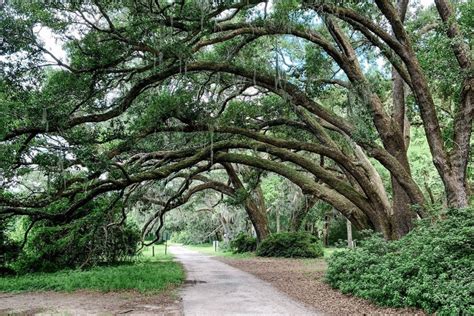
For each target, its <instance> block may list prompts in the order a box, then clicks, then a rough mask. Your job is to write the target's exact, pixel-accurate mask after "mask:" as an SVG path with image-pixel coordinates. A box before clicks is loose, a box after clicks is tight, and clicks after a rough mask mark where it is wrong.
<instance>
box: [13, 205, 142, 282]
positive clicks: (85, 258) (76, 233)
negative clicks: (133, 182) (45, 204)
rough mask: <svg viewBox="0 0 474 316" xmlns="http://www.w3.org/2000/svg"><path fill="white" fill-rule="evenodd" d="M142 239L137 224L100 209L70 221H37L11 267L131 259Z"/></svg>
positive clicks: (52, 267)
mask: <svg viewBox="0 0 474 316" xmlns="http://www.w3.org/2000/svg"><path fill="white" fill-rule="evenodd" d="M139 241H140V231H139V230H138V228H137V227H136V226H135V225H130V224H128V223H123V224H122V225H112V224H110V219H109V218H108V217H107V214H104V213H103V212H102V210H101V209H92V210H90V214H88V215H87V216H85V217H82V218H78V219H76V220H73V221H71V222H68V223H63V224H59V225H58V224H57V223H54V222H51V221H47V220H44V221H41V222H38V223H37V224H36V225H35V226H34V228H33V229H32V230H31V232H30V234H29V237H28V240H27V243H26V245H25V248H24V249H23V251H22V252H21V253H20V255H19V257H18V259H17V260H16V261H15V262H13V263H12V264H11V267H12V268H13V269H14V270H15V271H17V272H18V273H24V272H53V271H56V270H60V269H64V268H75V267H89V266H93V265H97V264H104V263H116V262H119V261H125V260H129V259H131V258H132V257H133V256H134V255H135V253H136V250H137V247H138V242H139Z"/></svg>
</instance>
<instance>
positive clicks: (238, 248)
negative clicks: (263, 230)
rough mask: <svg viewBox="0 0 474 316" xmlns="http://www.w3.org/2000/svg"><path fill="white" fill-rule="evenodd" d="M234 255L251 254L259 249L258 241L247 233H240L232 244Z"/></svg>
mask: <svg viewBox="0 0 474 316" xmlns="http://www.w3.org/2000/svg"><path fill="white" fill-rule="evenodd" d="M230 248H231V249H232V251H233V252H234V253H244V252H251V251H255V250H256V249H257V239H256V238H255V237H252V236H249V235H247V234H245V233H240V234H238V235H237V237H235V238H234V239H233V240H232V241H231V242H230Z"/></svg>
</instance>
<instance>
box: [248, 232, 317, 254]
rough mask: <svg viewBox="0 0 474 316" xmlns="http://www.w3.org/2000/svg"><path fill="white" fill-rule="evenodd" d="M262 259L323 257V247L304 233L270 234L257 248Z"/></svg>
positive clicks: (313, 237)
mask: <svg viewBox="0 0 474 316" xmlns="http://www.w3.org/2000/svg"><path fill="white" fill-rule="evenodd" d="M257 255H258V256H262V257H286V258H317V257H321V256H322V255H323V247H322V245H321V243H320V242H319V241H318V239H317V238H316V237H315V236H313V235H310V234H308V233H305V232H285V233H277V234H272V235H270V236H269V237H268V238H266V239H265V240H263V241H262V242H261V243H260V245H259V246H258V248H257Z"/></svg>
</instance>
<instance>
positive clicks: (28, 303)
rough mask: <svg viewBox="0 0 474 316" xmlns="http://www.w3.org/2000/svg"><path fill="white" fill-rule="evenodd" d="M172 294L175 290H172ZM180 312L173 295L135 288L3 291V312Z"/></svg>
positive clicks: (0, 308)
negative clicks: (118, 289)
mask: <svg viewBox="0 0 474 316" xmlns="http://www.w3.org/2000/svg"><path fill="white" fill-rule="evenodd" d="M171 293H173V291H171ZM37 314H39V315H104V314H106V315H118V314H126V315H162V316H171V315H173V316H175V315H176V316H178V315H181V302H180V299H179V298H177V297H176V295H174V294H165V293H162V294H157V295H156V294H155V295H146V294H141V293H138V292H136V291H127V292H110V293H100V292H92V291H77V292H74V293H65V292H51V291H48V292H28V293H16V294H15V293H0V315H37Z"/></svg>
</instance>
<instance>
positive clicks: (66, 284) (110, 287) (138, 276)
mask: <svg viewBox="0 0 474 316" xmlns="http://www.w3.org/2000/svg"><path fill="white" fill-rule="evenodd" d="M145 250H146V251H145V252H144V253H143V254H142V256H140V257H138V260H137V262H134V263H127V264H120V265H116V266H104V267H95V268H92V269H89V270H85V271H81V270H63V271H58V272H54V273H31V274H25V275H20V276H11V277H2V278H0V292H24V291H66V292H71V291H75V290H96V291H101V292H109V291H125V290H136V291H139V292H141V293H153V294H156V293H159V292H161V291H163V290H165V289H168V288H170V287H173V286H176V285H179V284H181V283H182V281H183V280H184V271H183V268H182V267H181V265H180V264H179V263H177V262H174V261H172V260H171V256H169V255H164V247H162V246H155V257H151V249H150V250H148V249H145ZM148 252H149V253H150V256H149V255H148Z"/></svg>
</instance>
